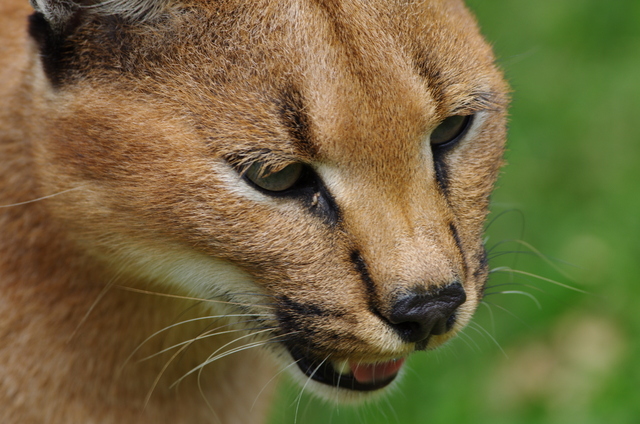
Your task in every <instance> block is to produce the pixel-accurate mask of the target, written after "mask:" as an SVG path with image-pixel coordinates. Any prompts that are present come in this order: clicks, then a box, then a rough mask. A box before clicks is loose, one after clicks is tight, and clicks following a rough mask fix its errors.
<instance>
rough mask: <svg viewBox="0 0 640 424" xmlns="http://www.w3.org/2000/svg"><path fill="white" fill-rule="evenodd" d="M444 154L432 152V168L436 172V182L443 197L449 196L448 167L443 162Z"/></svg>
mask: <svg viewBox="0 0 640 424" xmlns="http://www.w3.org/2000/svg"><path fill="white" fill-rule="evenodd" d="M445 158H446V153H445V152H438V151H437V150H434V151H433V166H434V169H435V171H436V182H437V183H438V187H440V190H441V191H442V194H444V195H445V196H448V195H449V167H448V165H447V163H446V161H445Z"/></svg>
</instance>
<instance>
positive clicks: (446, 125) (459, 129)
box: [431, 115, 473, 148]
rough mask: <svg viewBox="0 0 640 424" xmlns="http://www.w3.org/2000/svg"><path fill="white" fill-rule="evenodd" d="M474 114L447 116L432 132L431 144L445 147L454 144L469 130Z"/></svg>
mask: <svg viewBox="0 0 640 424" xmlns="http://www.w3.org/2000/svg"><path fill="white" fill-rule="evenodd" d="M472 117H473V115H453V116H450V117H448V118H446V119H445V120H444V121H442V122H441V123H440V125H438V126H437V127H436V128H435V129H434V130H433V132H432V133H431V146H433V147H437V148H440V147H445V146H449V145H452V144H454V143H455V142H456V141H458V140H459V139H460V137H461V136H462V135H463V134H464V133H465V132H466V131H467V128H469V124H470V123H471V120H472Z"/></svg>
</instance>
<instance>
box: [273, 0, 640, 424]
mask: <svg viewBox="0 0 640 424" xmlns="http://www.w3.org/2000/svg"><path fill="white" fill-rule="evenodd" d="M468 4H469V6H470V8H471V9H473V10H474V12H475V13H476V14H477V16H478V20H479V21H480V24H481V26H482V28H483V32H484V33H485V35H486V36H487V38H488V39H489V40H490V41H491V42H492V43H493V44H494V47H495V51H496V54H497V56H498V58H499V62H500V64H501V66H502V67H503V69H504V70H505V72H506V74H507V77H508V79H509V80H510V82H511V84H512V87H513V90H514V93H513V105H512V109H511V122H510V137H509V139H510V142H509V151H508V153H507V160H508V166H507V167H506V168H505V171H504V176H503V177H502V178H501V180H500V182H499V186H498V189H497V190H496V192H495V194H494V197H493V204H494V206H493V210H494V213H493V216H494V217H496V219H495V221H494V222H493V223H492V225H491V226H490V228H489V230H488V236H489V242H488V245H489V246H494V245H496V247H495V248H494V250H493V251H492V253H496V252H498V251H511V252H515V251H521V250H526V249H525V248H524V247H523V246H521V245H518V244H516V243H508V242H505V241H507V240H511V239H523V240H525V241H527V242H528V243H531V244H532V245H533V246H535V248H536V249H539V250H540V251H541V252H543V253H544V254H545V255H547V256H548V257H550V258H555V259H554V261H555V264H556V265H558V266H559V267H560V268H561V269H562V270H563V271H564V272H566V273H568V274H570V275H571V276H572V277H573V278H572V280H573V282H572V281H571V280H569V279H567V278H565V277H564V276H563V275H562V274H561V273H559V272H557V271H556V270H554V268H553V267H551V266H549V265H548V264H546V263H545V261H544V260H541V259H540V258H538V257H536V256H535V255H529V254H526V253H521V254H517V253H510V254H505V255H502V256H497V257H495V259H494V260H493V261H492V266H493V267H499V266H511V267H513V268H516V269H520V270H525V271H527V272H531V273H533V274H537V275H541V276H544V277H546V278H552V279H557V280H558V281H560V282H562V283H564V284H572V285H574V286H576V287H578V288H580V289H582V290H585V291H587V292H588V294H583V293H579V292H576V291H572V290H568V289H566V288H563V287H559V286H556V285H553V284H551V283H548V282H545V281H537V280H535V279H533V278H527V277H523V276H513V275H509V274H507V273H496V274H495V275H493V276H492V278H491V280H490V283H489V284H490V285H500V284H509V283H511V282H513V283H517V284H520V285H519V286H504V287H496V288H495V289H493V291H499V290H500V289H504V290H521V291H525V292H527V293H530V294H533V295H534V296H535V297H536V298H537V300H538V301H539V302H540V304H541V308H538V306H537V305H536V303H535V302H533V301H532V300H531V299H529V298H528V297H526V296H523V295H515V294H513V295H509V294H502V295H492V296H488V297H487V301H488V302H490V303H491V305H492V306H490V307H481V308H480V310H479V311H478V314H477V317H476V319H475V321H474V324H472V325H471V326H470V327H469V328H468V329H467V330H466V331H465V333H464V334H463V335H462V336H461V337H459V338H458V339H457V340H455V341H454V342H452V343H451V344H449V345H448V346H445V347H444V348H443V349H441V350H439V351H434V352H428V353H423V354H417V355H414V357H413V358H411V359H410V361H409V367H408V368H409V372H408V375H407V376H406V378H405V379H404V380H403V381H402V382H401V384H400V386H399V387H398V388H397V390H396V391H395V393H393V394H392V395H391V396H389V397H388V398H385V399H383V400H381V401H379V402H376V403H373V404H370V405H368V406H364V407H360V408H355V409H354V408H349V407H344V406H342V407H338V406H335V405H328V404H325V403H323V402H321V401H318V400H313V399H310V398H309V397H307V396H306V395H303V396H302V399H301V400H300V404H299V408H298V409H299V410H298V413H297V422H298V423H299V424H314V423H323V424H326V423H333V424H341V423H349V424H352V423H363V424H381V423H401V424H405V423H429V424H439V423H443V424H444V423H447V424H450V423H456V424H465V423H473V424H478V423H491V424H502V423H505V424H506V423H509V424H513V423H518V424H529V423H532V424H533V423H545V424H547V423H549V424H553V423H562V424H572V423H576V424H577V423H580V424H590V423H594V424H595V423H605V422H606V423H616V424H620V423H638V422H640V404H639V403H638V399H640V362H639V361H638V360H637V358H640V338H639V337H638V336H639V335H640V313H639V312H640V284H638V281H637V280H636V278H638V277H640V240H639V238H640V213H639V212H638V211H639V210H640V188H639V187H638V186H639V185H640V166H638V165H637V162H638V161H639V160H640V131H638V124H639V122H640V2H638V1H637V0H617V1H615V2H602V1H597V0H563V1H553V0H542V1H537V2H531V1H524V0H491V1H488V0H469V1H468ZM498 215H499V216H498ZM490 291H491V290H490ZM487 332H488V333H489V334H490V335H487V334H486V333H487ZM493 339H495V341H496V342H494V341H493ZM283 388H284V394H283V395H282V396H281V399H280V402H279V403H278V405H277V406H276V407H275V408H274V411H273V414H272V415H273V418H272V420H271V422H272V423H273V424H276V423H277V424H282V423H293V422H294V416H295V415H296V414H295V411H296V401H297V400H296V398H297V396H298V394H299V393H300V390H299V389H298V388H297V387H295V386H292V385H283Z"/></svg>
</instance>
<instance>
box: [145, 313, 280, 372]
mask: <svg viewBox="0 0 640 424" xmlns="http://www.w3.org/2000/svg"><path fill="white" fill-rule="evenodd" d="M252 321H253V320H252ZM252 321H241V322H233V323H230V324H227V325H221V326H219V327H216V328H213V329H211V330H207V331H205V332H204V333H202V334H200V335H199V336H197V337H194V338H193V339H190V340H185V341H183V342H180V343H176V344H174V345H172V346H169V347H166V348H164V349H162V350H161V351H159V352H156V353H154V354H151V355H149V356H146V357H144V358H142V359H140V362H144V361H148V360H149V359H152V358H155V357H156V356H159V355H162V354H163V353H166V352H169V351H170V350H173V349H175V348H178V347H180V346H184V345H185V344H190V343H193V342H196V341H198V340H203V339H207V338H211V337H216V336H221V335H223V334H231V333H239V332H242V331H255V330H265V329H269V330H273V329H275V328H277V327H259V328H234V329H233V330H224V331H217V330H219V329H221V328H224V327H228V326H229V325H235V324H241V323H246V322H252Z"/></svg>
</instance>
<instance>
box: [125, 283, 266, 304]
mask: <svg viewBox="0 0 640 424" xmlns="http://www.w3.org/2000/svg"><path fill="white" fill-rule="evenodd" d="M114 287H116V288H119V289H122V290H127V291H130V292H134V293H142V294H150V295H154V296H161V297H169V298H173V299H182V300H195V301H198V302H208V303H220V304H223V305H234V306H243V307H245V306H256V305H255V304H254V303H240V302H230V301H228V300H219V299H205V298H201V297H192V296H181V295H177V294H169V293H161V292H154V291H150V290H142V289H136V288H133V287H127V286H120V285H115V286H114ZM262 306H265V307H270V306H269V305H262Z"/></svg>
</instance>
